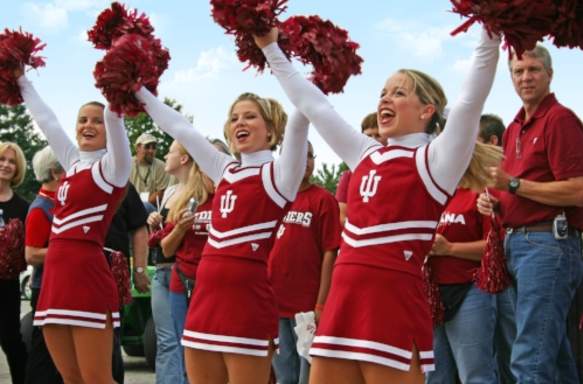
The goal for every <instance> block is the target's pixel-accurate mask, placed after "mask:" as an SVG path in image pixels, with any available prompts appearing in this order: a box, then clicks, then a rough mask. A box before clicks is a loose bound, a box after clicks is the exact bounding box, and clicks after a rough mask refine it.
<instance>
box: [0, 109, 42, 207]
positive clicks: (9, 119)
mask: <svg viewBox="0 0 583 384" xmlns="http://www.w3.org/2000/svg"><path fill="white" fill-rule="evenodd" d="M0 141H12V142H14V143H16V144H18V145H19V146H20V148H22V151H23V152H24V156H25V157H26V176H25V178H24V182H23V183H22V184H21V185H20V186H19V187H18V188H16V190H15V191H16V193H18V194H19V195H20V196H22V197H23V198H24V199H26V200H28V201H32V200H33V199H34V197H35V196H36V193H37V192H38V189H39V187H40V184H39V183H38V182H37V181H36V180H35V178H34V173H33V171H32V157H33V155H34V154H35V153H36V152H38V151H39V150H41V149H42V148H44V147H45V146H46V145H47V142H46V141H45V140H44V139H43V138H42V136H41V134H40V133H39V132H37V131H35V130H34V128H33V125H32V118H31V117H30V115H28V113H27V112H26V108H25V107H24V105H17V106H15V107H8V106H5V105H0Z"/></svg>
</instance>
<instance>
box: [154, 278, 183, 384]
mask: <svg viewBox="0 0 583 384" xmlns="http://www.w3.org/2000/svg"><path fill="white" fill-rule="evenodd" d="M169 285H170V268H158V269H156V274H155V275H154V279H153V280H152V318H153V319H154V324H155V325H156V347H157V352H156V384H176V383H182V382H183V380H184V367H183V364H182V349H181V348H180V340H179V339H178V338H177V337H176V331H175V328H174V322H173V321H172V315H171V312H170V292H169V291H168V287H169Z"/></svg>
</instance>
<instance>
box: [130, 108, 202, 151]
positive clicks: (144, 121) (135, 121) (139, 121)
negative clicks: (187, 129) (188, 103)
mask: <svg viewBox="0 0 583 384" xmlns="http://www.w3.org/2000/svg"><path fill="white" fill-rule="evenodd" d="M164 104H166V105H168V106H170V107H172V108H174V109H175V110H176V111H178V112H181V111H182V105H180V104H178V102H177V101H176V100H173V99H168V98H166V99H164ZM186 118H187V119H188V120H189V121H190V122H191V123H192V121H193V119H192V116H186ZM125 126H126V130H127V132H128V138H129V141H130V146H131V148H132V154H133V155H135V154H136V146H135V145H134V143H135V142H136V140H137V139H138V136H140V135H141V134H142V133H150V134H152V135H153V136H154V137H155V138H156V139H157V140H158V142H157V144H158V145H157V148H156V157H157V158H159V159H160V160H164V156H165V155H166V153H168V149H169V148H170V144H172V141H173V139H172V137H170V135H169V134H167V133H166V132H164V131H162V130H161V129H160V128H158V127H157V126H156V125H155V124H154V121H152V119H151V118H150V116H148V115H147V114H146V113H140V114H139V115H138V116H136V117H126V118H125Z"/></svg>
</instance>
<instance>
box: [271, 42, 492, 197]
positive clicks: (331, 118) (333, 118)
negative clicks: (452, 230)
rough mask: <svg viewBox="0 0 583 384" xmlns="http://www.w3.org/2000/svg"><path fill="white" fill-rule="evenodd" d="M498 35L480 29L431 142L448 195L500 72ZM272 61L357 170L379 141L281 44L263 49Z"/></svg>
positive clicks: (420, 136) (413, 141)
mask: <svg viewBox="0 0 583 384" xmlns="http://www.w3.org/2000/svg"><path fill="white" fill-rule="evenodd" d="M499 45H500V39H499V38H498V37H492V38H491V37H489V35H488V33H487V32H486V31H482V36H481V39H480V43H479V44H478V46H477V47H476V49H475V51H474V56H473V61H472V65H471V69H470V72H469V74H468V76H467V77H466V79H465V82H464V83H463V86H462V91H461V94H460V96H459V98H458V100H457V101H456V102H455V104H454V105H453V106H452V108H451V111H450V113H449V116H448V120H447V124H446V127H445V130H444V131H443V133H441V134H440V135H439V136H438V137H437V138H436V139H435V140H434V141H433V142H431V145H430V146H429V168H430V171H431V174H432V175H433V177H434V179H435V181H436V182H437V184H438V185H439V186H440V187H441V188H443V189H445V190H446V191H447V192H449V193H450V194H451V193H453V192H454V191H455V189H456V187H457V184H458V182H459V180H460V179H461V177H462V175H463V174H464V172H465V170H466V168H467V166H468V164H469V162H470V159H471V156H472V153H473V149H474V145H475V142H476V139H477V136H478V131H479V120H480V114H481V112H482V108H483V106H484V102H485V100H486V97H487V96H488V93H489V92H490V88H491V87H492V83H493V81H494V75H495V72H496V64H497V62H498V54H499ZM263 53H264V55H265V57H266V59H267V61H268V63H269V66H270V68H271V70H272V71H273V73H274V74H275V76H276V77H277V80H278V81H279V83H280V84H281V86H282V88H283V90H284V91H285V93H286V94H287V96H288V97H289V99H290V101H291V102H292V103H293V104H294V105H295V106H296V108H297V109H298V110H300V111H301V112H302V113H303V114H304V115H305V116H306V117H307V118H308V119H309V120H310V121H311V122H312V123H313V124H314V126H315V127H316V129H317V130H318V132H319V133H320V135H322V137H323V138H324V140H326V142H327V143H328V145H330V147H331V148H332V149H333V150H334V152H336V154H338V156H339V157H340V158H341V159H342V160H344V161H345V162H346V164H347V165H348V167H350V169H353V170H354V169H355V168H356V166H357V165H358V164H359V163H360V161H361V160H362V159H363V158H364V157H365V156H366V155H368V154H369V153H370V152H371V149H372V148H375V147H378V146H379V144H378V143H377V142H376V141H375V140H373V139H371V138H369V137H367V136H366V135H364V134H362V133H360V132H359V131H357V130H356V129H354V128H353V127H351V126H350V124H348V123H347V122H346V121H345V120H344V119H343V118H342V117H341V116H340V115H339V114H338V112H336V111H335V110H334V108H333V107H332V105H331V104H330V103H329V102H328V99H327V98H326V96H325V95H324V94H323V93H322V92H321V91H320V89H318V88H317V87H316V86H315V85H313V84H312V83H311V82H309V81H307V80H306V79H304V78H303V76H301V75H300V73H299V72H298V71H297V70H296V69H295V68H294V66H293V65H292V64H291V63H290V62H289V60H288V59H287V58H286V57H285V55H284V54H283V52H282V51H281V49H280V48H279V46H278V45H277V43H272V44H270V45H268V46H266V47H265V48H263ZM429 141H430V136H429V135H427V134H425V133H413V134H409V135H404V136H401V137H397V138H393V137H391V138H390V140H389V145H400V146H407V147H418V146H421V145H424V144H427V143H428V142H429Z"/></svg>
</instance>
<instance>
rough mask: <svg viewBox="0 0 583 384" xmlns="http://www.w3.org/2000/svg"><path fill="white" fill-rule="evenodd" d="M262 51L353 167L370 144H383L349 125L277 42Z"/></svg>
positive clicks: (299, 103) (290, 92) (295, 100)
mask: <svg viewBox="0 0 583 384" xmlns="http://www.w3.org/2000/svg"><path fill="white" fill-rule="evenodd" d="M263 54H264V55H265V58H266V59H267V62H268V63H269V66H270V68H271V70H272V71H273V73H274V74H275V76H276V77H277V80H278V81H279V83H280V84H281V86H282V88H283V90H284V91H285V93H286V94H287V96H288V98H289V99H290V101H291V102H292V103H293V104H294V105H295V106H296V108H297V109H298V110H299V111H300V112H301V113H302V114H304V116H306V117H307V118H308V120H310V122H312V123H313V124H314V126H315V127H316V129H317V130H318V132H319V133H320V135H321V136H322V137H323V138H324V140H326V142H327V143H328V145H329V146H330V147H331V148H332V150H333V151H334V152H336V154H338V156H339V157H340V158H341V159H342V160H343V161H344V162H345V163H346V164H347V165H348V167H349V168H350V169H354V168H356V166H357V165H358V163H359V162H360V160H361V159H362V158H363V156H364V155H365V154H366V153H367V152H368V150H369V149H371V147H379V146H380V144H379V143H378V142H376V141H375V140H374V139H372V138H370V137H368V136H366V135H364V134H362V133H360V132H359V131H357V130H355V129H354V128H353V127H352V126H350V124H348V123H347V122H346V121H345V120H344V119H343V118H342V117H341V116H340V115H339V114H338V112H336V111H335V110H334V108H333V107H332V105H331V104H330V103H329V102H328V98H327V97H326V95H324V94H323V93H322V91H320V89H319V88H318V87H316V86H315V85H314V84H312V83H311V82H309V81H308V80H306V79H304V77H303V76H302V75H301V74H300V73H299V72H298V71H297V70H296V69H295V68H294V66H293V65H292V63H290V62H289V60H288V59H287V58H286V57H285V55H284V54H283V52H282V51H281V49H280V48H279V46H278V45H277V43H272V44H269V45H268V46H266V47H265V48H263Z"/></svg>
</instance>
